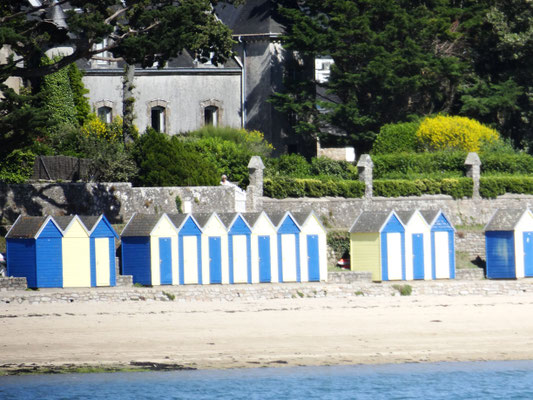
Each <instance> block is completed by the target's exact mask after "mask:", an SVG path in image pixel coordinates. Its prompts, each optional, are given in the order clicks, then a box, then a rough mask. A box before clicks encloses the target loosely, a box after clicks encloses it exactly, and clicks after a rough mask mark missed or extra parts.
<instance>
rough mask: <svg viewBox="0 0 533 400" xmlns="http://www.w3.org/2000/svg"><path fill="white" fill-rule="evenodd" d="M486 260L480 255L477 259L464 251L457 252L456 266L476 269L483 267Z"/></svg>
mask: <svg viewBox="0 0 533 400" xmlns="http://www.w3.org/2000/svg"><path fill="white" fill-rule="evenodd" d="M483 267H484V261H482V260H481V259H480V258H479V257H478V258H477V259H475V260H472V257H471V256H470V255H469V254H468V253H466V252H464V251H456V252H455V268H457V269H475V268H483Z"/></svg>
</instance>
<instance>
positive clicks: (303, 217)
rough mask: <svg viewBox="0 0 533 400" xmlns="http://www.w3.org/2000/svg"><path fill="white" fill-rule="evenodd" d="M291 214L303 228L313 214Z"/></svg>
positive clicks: (304, 212) (307, 212) (305, 212)
mask: <svg viewBox="0 0 533 400" xmlns="http://www.w3.org/2000/svg"><path fill="white" fill-rule="evenodd" d="M291 214H292V216H293V217H294V220H295V221H296V223H297V224H298V225H300V226H302V225H303V224H304V223H305V221H307V218H309V216H310V215H311V214H312V211H303V212H294V213H291Z"/></svg>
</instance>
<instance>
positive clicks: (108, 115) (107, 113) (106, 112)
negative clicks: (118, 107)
mask: <svg viewBox="0 0 533 400" xmlns="http://www.w3.org/2000/svg"><path fill="white" fill-rule="evenodd" d="M98 118H100V121H102V122H105V123H106V124H110V123H111V121H112V120H113V110H111V107H106V106H103V107H100V108H98Z"/></svg>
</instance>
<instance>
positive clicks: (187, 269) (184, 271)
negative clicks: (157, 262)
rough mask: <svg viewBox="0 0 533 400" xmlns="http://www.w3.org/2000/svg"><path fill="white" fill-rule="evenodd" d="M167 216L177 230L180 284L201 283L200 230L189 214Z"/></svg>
mask: <svg viewBox="0 0 533 400" xmlns="http://www.w3.org/2000/svg"><path fill="white" fill-rule="evenodd" d="M168 216H169V218H170V220H171V221H172V223H173V224H174V227H175V229H176V231H177V232H178V249H179V271H180V280H179V282H180V285H188V284H200V285H201V284H202V283H203V277H202V230H201V229H200V227H199V225H198V222H196V220H195V219H194V217H193V216H192V215H191V214H169V215H168ZM208 282H209V281H206V283H208Z"/></svg>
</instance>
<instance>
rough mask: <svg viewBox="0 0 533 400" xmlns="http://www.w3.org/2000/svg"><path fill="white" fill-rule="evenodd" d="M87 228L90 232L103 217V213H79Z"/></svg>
mask: <svg viewBox="0 0 533 400" xmlns="http://www.w3.org/2000/svg"><path fill="white" fill-rule="evenodd" d="M78 217H79V218H80V220H81V222H82V223H83V225H85V228H86V229H87V230H88V231H89V232H90V231H92V230H93V228H94V226H95V225H96V224H97V223H98V221H100V218H102V216H101V215H78Z"/></svg>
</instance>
